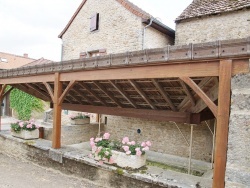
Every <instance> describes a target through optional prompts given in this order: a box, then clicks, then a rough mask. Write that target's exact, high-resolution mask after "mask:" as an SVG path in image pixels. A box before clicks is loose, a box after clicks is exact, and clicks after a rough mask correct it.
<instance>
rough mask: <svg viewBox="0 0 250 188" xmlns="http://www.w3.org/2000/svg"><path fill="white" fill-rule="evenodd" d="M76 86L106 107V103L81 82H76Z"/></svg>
mask: <svg viewBox="0 0 250 188" xmlns="http://www.w3.org/2000/svg"><path fill="white" fill-rule="evenodd" d="M78 84H79V85H80V86H81V87H83V88H84V89H86V90H87V91H88V92H89V93H90V94H91V95H93V96H94V97H95V98H96V99H97V100H98V101H100V102H101V103H102V104H103V105H104V106H108V105H107V103H106V102H105V101H104V100H103V99H101V98H100V97H99V96H98V95H97V94H96V93H95V92H93V91H92V90H91V89H90V88H89V87H88V86H87V84H85V83H82V82H78Z"/></svg>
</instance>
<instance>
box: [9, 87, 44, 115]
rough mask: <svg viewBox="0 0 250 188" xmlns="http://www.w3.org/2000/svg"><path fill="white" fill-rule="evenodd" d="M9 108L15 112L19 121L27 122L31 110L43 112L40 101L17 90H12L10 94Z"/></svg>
mask: <svg viewBox="0 0 250 188" xmlns="http://www.w3.org/2000/svg"><path fill="white" fill-rule="evenodd" d="M10 107H11V108H13V109H14V110H15V111H16V112H17V114H18V119H21V120H29V119H30V117H31V112H32V110H35V111H38V112H42V111H43V103H42V101H41V100H40V99H38V98H36V97H33V96H31V95H29V94H27V93H24V92H22V91H20V90H18V89H13V90H12V91H11V93H10Z"/></svg>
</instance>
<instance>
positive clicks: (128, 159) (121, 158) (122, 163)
mask: <svg viewBox="0 0 250 188" xmlns="http://www.w3.org/2000/svg"><path fill="white" fill-rule="evenodd" d="M112 158H113V160H114V163H116V164H117V166H119V167H122V168H125V167H129V168H132V169H138V168H141V167H142V166H145V165H146V158H147V157H146V154H145V155H141V156H137V155H127V154H126V153H124V152H119V151H115V150H112ZM95 160H98V161H99V160H100V157H99V156H97V155H96V154H95ZM104 162H105V163H108V162H106V161H104Z"/></svg>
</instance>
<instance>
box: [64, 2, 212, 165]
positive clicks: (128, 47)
mask: <svg viewBox="0 0 250 188" xmlns="http://www.w3.org/2000/svg"><path fill="white" fill-rule="evenodd" d="M151 22H152V23H151ZM150 23H151V24H150ZM149 24H150V26H147V25H149ZM174 33H175V32H174V31H173V30H172V29H170V28H169V27H167V26H165V25H164V24H162V23H161V22H159V21H158V20H155V19H154V18H153V17H152V16H151V15H150V14H148V13H146V12H145V11H143V10H141V9H140V8H138V7H137V6H135V5H134V4H132V3H130V2H129V1H127V0H106V1H105V2H104V1H99V0H83V2H82V3H81V5H80V6H79V8H78V9H77V11H76V12H75V14H74V15H73V16H72V18H71V19H70V21H69V23H68V24H67V25H66V27H65V28H64V30H63V31H62V32H61V33H60V35H59V38H61V39H62V42H63V49H62V52H63V55H62V60H71V59H77V58H85V57H94V56H98V55H102V54H111V53H120V52H126V51H135V50H142V49H145V48H160V47H165V46H167V45H173V44H174ZM149 89H150V88H149ZM102 120H103V121H104V120H105V121H104V123H105V126H104V130H105V131H108V132H110V133H111V135H112V137H113V139H121V138H122V137H124V136H128V137H129V138H131V139H135V140H136V141H138V142H139V141H143V140H150V141H152V143H154V144H153V146H152V148H151V150H152V151H155V152H161V153H165V154H169V155H178V156H180V157H189V143H186V140H189V139H190V132H191V131H190V125H187V124H178V125H177V124H175V123H174V122H162V121H152V120H145V119H138V118H128V117H118V116H107V115H102ZM207 123H208V125H209V127H210V128H211V129H213V122H207ZM183 137H185V138H186V140H185V138H183ZM88 139H89V138H85V140H84V141H88ZM192 147H193V153H192V158H193V159H197V160H202V161H207V162H210V161H211V156H212V150H213V136H212V134H211V132H210V130H209V128H208V127H207V125H206V123H205V122H204V123H203V124H202V125H197V126H195V127H194V131H193V146H192Z"/></svg>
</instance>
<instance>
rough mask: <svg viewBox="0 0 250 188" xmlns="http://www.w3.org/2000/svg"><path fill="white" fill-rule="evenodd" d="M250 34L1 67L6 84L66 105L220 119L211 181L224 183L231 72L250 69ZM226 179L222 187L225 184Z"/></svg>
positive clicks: (166, 117) (57, 110) (56, 143)
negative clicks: (45, 62)
mask: <svg viewBox="0 0 250 188" xmlns="http://www.w3.org/2000/svg"><path fill="white" fill-rule="evenodd" d="M249 58H250V38H245V39H238V40H227V41H216V42H209V43H200V44H190V45H184V46H167V47H165V48H160V49H150V50H142V51H135V52H126V53H121V54H110V55H106V56H99V57H94V58H86V59H77V60H70V61H64V62H56V63H48V64H41V65H35V66H30V67H21V68H17V69H11V70H3V71H0V89H1V92H0V99H1V100H2V98H3V96H4V95H5V94H6V93H7V92H10V91H7V92H5V88H6V86H7V85H10V86H12V87H14V88H18V89H20V90H22V91H24V92H27V93H29V94H31V95H34V96H36V97H38V98H40V99H43V100H45V101H50V102H51V103H53V108H54V113H53V140H52V147H53V148H60V147H61V140H60V139H61V109H69V110H76V111H84V112H93V113H100V114H110V115H118V116H128V117H138V118H146V119H154V120H162V121H175V122H182V123H191V124H197V123H200V122H201V121H202V120H205V119H211V118H214V117H215V118H216V119H217V129H216V134H217V136H216V150H215V169H214V185H213V186H214V187H223V186H224V184H223V183H224V177H225V165H226V152H227V137H228V123H229V110H230V89H231V86H230V83H231V77H232V76H233V75H236V74H239V73H248V72H249V71H250V67H249V66H250V64H249ZM222 185H223V186H222Z"/></svg>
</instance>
